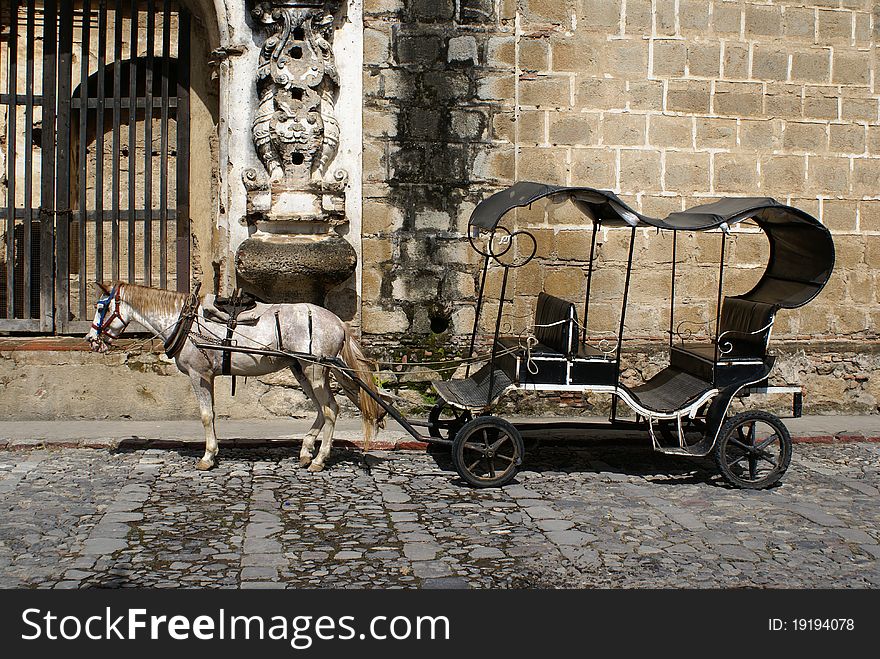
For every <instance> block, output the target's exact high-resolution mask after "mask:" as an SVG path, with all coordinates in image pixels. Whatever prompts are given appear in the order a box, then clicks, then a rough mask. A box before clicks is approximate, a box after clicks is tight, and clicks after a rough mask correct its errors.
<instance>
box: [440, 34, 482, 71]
mask: <svg viewBox="0 0 880 659" xmlns="http://www.w3.org/2000/svg"><path fill="white" fill-rule="evenodd" d="M446 61H447V62H463V63H470V64H479V62H480V56H479V54H478V53H477V40H476V39H475V38H474V37H472V36H470V35H465V36H460V37H452V38H451V39H450V40H449V42H448V43H447V44H446Z"/></svg>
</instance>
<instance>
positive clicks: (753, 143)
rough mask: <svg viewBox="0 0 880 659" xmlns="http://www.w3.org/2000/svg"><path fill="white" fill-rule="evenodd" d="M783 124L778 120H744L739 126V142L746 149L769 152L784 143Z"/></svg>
mask: <svg viewBox="0 0 880 659" xmlns="http://www.w3.org/2000/svg"><path fill="white" fill-rule="evenodd" d="M782 125H783V124H782V122H781V121H779V120H776V119H756V120H749V119H743V120H742V121H740V125H739V141H740V145H741V146H742V147H743V148H744V149H752V150H755V151H768V150H771V149H776V148H779V146H780V144H781V143H782Z"/></svg>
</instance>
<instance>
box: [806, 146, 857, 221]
mask: <svg viewBox="0 0 880 659" xmlns="http://www.w3.org/2000/svg"><path fill="white" fill-rule="evenodd" d="M849 178H850V166H849V158H830V157H822V156H810V164H809V173H808V182H809V188H810V190H811V191H812V192H819V193H820V194H843V193H845V192H849V187H850V184H849ZM853 225H855V213H853Z"/></svg>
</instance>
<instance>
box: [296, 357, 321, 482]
mask: <svg viewBox="0 0 880 659" xmlns="http://www.w3.org/2000/svg"><path fill="white" fill-rule="evenodd" d="M305 368H306V369H308V370H309V371H311V370H312V369H313V368H314V369H317V368H318V367H317V366H306V367H305ZM290 371H291V373H293V377H295V378H296V381H297V382H299V386H300V387H301V388H302V390H303V393H304V394H305V395H306V396H308V397H309V400H311V401H312V405H314V406H315V412H316V413H317V414H316V416H315V421H314V423H312V427H311V428H309V431H308V432H307V433H306V435H305V437H303V441H302V447H301V448H300V450H299V464H300V466H301V467H308V466H309V463H311V461H312V450H313V449H314V448H315V439H317V437H318V433H320V432H321V428H323V427H324V413H323V412H322V411H321V404H320V403H319V402H318V398H317V397H316V395H315V390H314V388H312V383H311V380H310V378H309V377H307V376H306V374H305V373H304V372H303V367H302V365H301V364H296V365H294V366H291V367H290Z"/></svg>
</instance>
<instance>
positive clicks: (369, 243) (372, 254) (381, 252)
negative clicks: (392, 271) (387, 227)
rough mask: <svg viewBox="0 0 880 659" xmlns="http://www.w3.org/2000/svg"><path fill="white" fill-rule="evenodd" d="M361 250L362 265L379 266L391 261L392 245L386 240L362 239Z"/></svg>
mask: <svg viewBox="0 0 880 659" xmlns="http://www.w3.org/2000/svg"><path fill="white" fill-rule="evenodd" d="M361 250H362V251H361V254H362V256H363V259H364V265H367V264H370V265H379V264H382V263H386V262H387V261H390V260H391V257H392V254H393V245H392V243H391V240H390V239H387V238H364V240H363V241H362V242H361Z"/></svg>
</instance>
